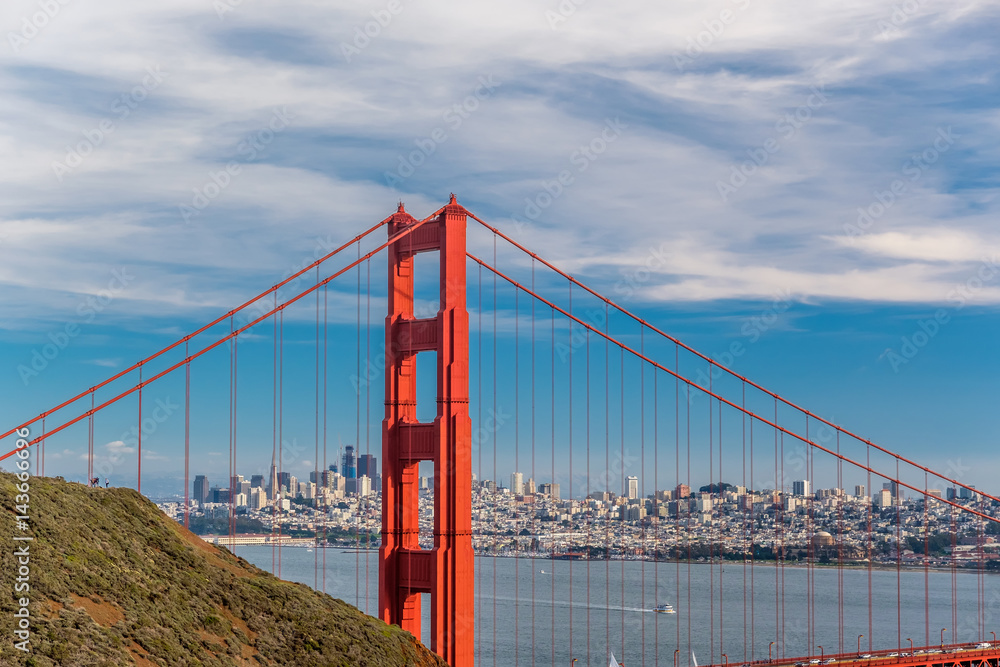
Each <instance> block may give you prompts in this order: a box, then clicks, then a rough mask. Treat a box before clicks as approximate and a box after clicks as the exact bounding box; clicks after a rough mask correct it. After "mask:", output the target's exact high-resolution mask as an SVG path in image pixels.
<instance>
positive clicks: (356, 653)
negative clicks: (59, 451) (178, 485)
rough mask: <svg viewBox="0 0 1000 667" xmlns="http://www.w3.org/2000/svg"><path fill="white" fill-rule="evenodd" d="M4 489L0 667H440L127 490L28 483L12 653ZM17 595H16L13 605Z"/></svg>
mask: <svg viewBox="0 0 1000 667" xmlns="http://www.w3.org/2000/svg"><path fill="white" fill-rule="evenodd" d="M15 482H16V480H15V478H14V477H13V476H12V475H9V474H0V505H2V510H0V543H3V547H2V551H0V572H2V573H3V576H2V577H0V580H2V583H0V586H2V587H3V588H2V592H0V600H2V603H0V607H2V609H0V633H2V636H3V640H2V642H0V664H3V665H16V664H25V665H61V666H69V665H101V666H107V667H111V666H117V665H131V664H136V665H144V666H149V665H185V666H187V665H372V666H374V665H428V666H430V665H433V666H435V667H442V666H444V665H445V663H444V662H443V661H441V660H440V659H439V658H438V657H437V656H435V655H433V654H432V653H431V652H430V651H428V650H427V649H426V648H424V647H423V646H422V645H420V644H419V643H418V642H417V641H416V640H415V639H414V638H413V636H412V635H410V634H409V633H407V632H403V631H402V630H400V629H399V628H398V627H392V626H388V625H386V624H385V623H382V622H381V621H379V620H378V619H375V618H372V617H369V616H366V615H364V614H362V613H361V612H360V611H358V610H357V609H355V608H354V607H352V606H351V605H349V604H347V603H346V602H342V601H341V600H336V599H334V598H331V597H330V596H328V595H324V594H321V593H317V592H316V591H313V590H312V589H310V588H309V587H307V586H305V585H302V584H293V583H289V582H285V581H281V580H279V579H277V578H275V577H273V576H271V575H270V574H268V573H266V572H264V571H263V570H260V569H258V568H256V567H254V566H252V565H250V564H249V563H247V562H246V561H245V560H243V559H241V558H237V557H236V556H234V555H232V554H231V553H229V552H228V551H227V550H225V549H222V548H218V547H215V546H212V545H209V544H207V543H205V542H203V541H202V540H201V539H199V538H198V537H196V536H195V535H193V534H192V533H190V532H188V531H187V530H185V529H184V527H183V526H180V525H178V524H177V523H176V522H174V521H172V520H170V519H169V518H167V517H166V516H164V515H163V514H162V513H161V512H160V511H159V510H158V509H157V508H156V506H155V505H153V504H152V503H150V502H149V501H148V500H146V499H145V498H143V497H142V496H140V495H139V494H138V493H136V492H135V491H132V490H130V489H90V488H87V487H85V486H82V485H80V484H72V483H68V482H64V481H61V480H58V479H43V478H32V479H31V481H30V484H31V506H30V517H31V521H30V524H31V530H30V534H33V535H34V537H35V541H34V542H31V543H30V551H31V566H30V567H31V575H30V577H31V593H30V597H31V605H30V607H29V609H30V612H31V614H32V620H31V624H32V636H31V653H30V654H29V655H28V656H25V655H24V654H23V653H21V652H20V651H18V650H16V649H15V648H14V646H13V644H14V641H15V640H14V635H13V631H14V628H15V618H14V616H13V613H14V611H15V609H16V607H15V605H16V602H15V600H14V597H15V594H14V585H15V581H14V577H15V576H16V574H15V573H16V572H17V569H18V564H17V562H16V559H15V557H14V549H15V547H14V546H13V545H14V543H13V541H12V539H11V538H12V536H14V535H23V534H27V533H23V532H21V531H19V530H17V528H16V526H15V510H14V507H15V495H16V490H15V488H14V484H15ZM20 595H23V594H18V596H20Z"/></svg>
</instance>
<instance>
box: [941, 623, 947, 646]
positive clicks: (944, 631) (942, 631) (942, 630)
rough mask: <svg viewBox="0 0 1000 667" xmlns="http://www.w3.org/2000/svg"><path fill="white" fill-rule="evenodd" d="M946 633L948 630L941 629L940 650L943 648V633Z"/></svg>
mask: <svg viewBox="0 0 1000 667" xmlns="http://www.w3.org/2000/svg"><path fill="white" fill-rule="evenodd" d="M946 632H948V628H941V648H944V633H946Z"/></svg>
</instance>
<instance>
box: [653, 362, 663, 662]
mask: <svg viewBox="0 0 1000 667" xmlns="http://www.w3.org/2000/svg"><path fill="white" fill-rule="evenodd" d="M659 383H660V372H659V370H658V369H657V368H656V367H655V366H654V367H653V499H654V502H653V507H654V508H655V509H656V514H655V517H656V518H655V521H656V523H655V524H654V525H655V526H656V528H655V529H654V531H653V544H654V546H653V549H654V552H653V558H654V559H655V560H654V561H653V590H654V591H656V595H657V596H659V595H660V547H661V545H662V544H663V541H662V540H661V539H660V535H661V534H662V533H661V531H662V529H661V528H660V519H661V516H660V498H661V496H660V391H659V387H660V384H659ZM657 604H659V602H657ZM653 664H654V665H658V664H660V623H659V621H657V620H655V618H654V620H653Z"/></svg>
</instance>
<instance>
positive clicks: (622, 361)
mask: <svg viewBox="0 0 1000 667" xmlns="http://www.w3.org/2000/svg"><path fill="white" fill-rule="evenodd" d="M606 307H607V305H606V304H605V308H606ZM604 326H605V327H607V326H608V318H607V317H605V318H604ZM605 340H607V339H606V338H605ZM618 369H619V374H620V376H621V377H620V379H619V382H618V387H619V396H620V397H621V406H620V408H619V410H620V415H621V462H622V465H621V469H622V472H621V480H620V482H619V483H620V484H621V489H622V490H623V491H626V495H628V494H627V489H626V488H625V349H624V348H623V347H621V346H619V347H618ZM621 548H622V560H621V564H622V567H621V580H620V581H621V598H620V601H621V604H619V607H620V608H621V610H622V611H621V619H622V635H621V637H622V660H626V659H627V657H626V655H625V558H624V555H625V554H624V552H625V545H624V543H623V544H622V547H621Z"/></svg>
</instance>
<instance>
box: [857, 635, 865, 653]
mask: <svg viewBox="0 0 1000 667" xmlns="http://www.w3.org/2000/svg"><path fill="white" fill-rule="evenodd" d="M862 638H864V635H858V655H861V640H862Z"/></svg>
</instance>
